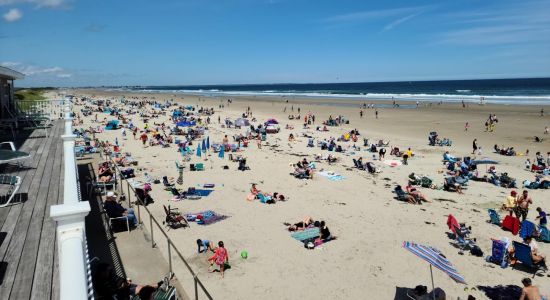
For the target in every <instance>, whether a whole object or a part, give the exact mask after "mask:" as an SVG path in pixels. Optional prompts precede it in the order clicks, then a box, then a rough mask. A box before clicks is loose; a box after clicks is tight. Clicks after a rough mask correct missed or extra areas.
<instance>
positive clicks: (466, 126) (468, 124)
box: [464, 122, 470, 131]
mask: <svg viewBox="0 0 550 300" xmlns="http://www.w3.org/2000/svg"><path fill="white" fill-rule="evenodd" d="M469 127H470V123H468V122H466V124H464V131H468V128H469Z"/></svg>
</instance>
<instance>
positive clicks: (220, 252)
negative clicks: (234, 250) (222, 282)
mask: <svg viewBox="0 0 550 300" xmlns="http://www.w3.org/2000/svg"><path fill="white" fill-rule="evenodd" d="M208 262H210V267H212V266H213V265H214V264H216V265H218V267H219V268H220V273H221V275H222V278H223V275H224V270H225V264H226V263H229V253H227V249H225V247H224V245H223V241H219V242H218V248H217V249H216V251H215V252H214V255H213V256H212V257H210V258H209V259H208ZM209 269H210V268H209ZM211 272H212V271H211Z"/></svg>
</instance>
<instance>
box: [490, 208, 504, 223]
mask: <svg viewBox="0 0 550 300" xmlns="http://www.w3.org/2000/svg"><path fill="white" fill-rule="evenodd" d="M488 212H489V218H491V221H490V222H491V224H495V225H498V226H500V225H501V224H502V222H501V221H500V216H499V215H498V213H497V212H496V211H495V210H494V209H489V210H488Z"/></svg>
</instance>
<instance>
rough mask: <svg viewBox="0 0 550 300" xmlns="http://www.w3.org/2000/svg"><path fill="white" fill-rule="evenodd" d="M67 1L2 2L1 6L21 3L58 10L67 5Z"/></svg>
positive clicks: (30, 0)
mask: <svg viewBox="0 0 550 300" xmlns="http://www.w3.org/2000/svg"><path fill="white" fill-rule="evenodd" d="M67 2H69V1H67V0H0V6H3V5H11V4H21V3H31V4H35V5H36V6H37V7H49V8H57V7H62V6H64V5H65V4H67Z"/></svg>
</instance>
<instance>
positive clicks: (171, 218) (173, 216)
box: [163, 205, 189, 229]
mask: <svg viewBox="0 0 550 300" xmlns="http://www.w3.org/2000/svg"><path fill="white" fill-rule="evenodd" d="M163 208H164V213H165V214H166V217H165V219H164V222H163V224H165V225H166V226H168V227H170V228H172V229H177V228H181V227H185V226H187V227H189V223H187V220H186V219H185V218H184V217H183V216H182V215H181V213H180V211H179V209H177V208H170V206H168V207H166V205H163Z"/></svg>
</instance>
